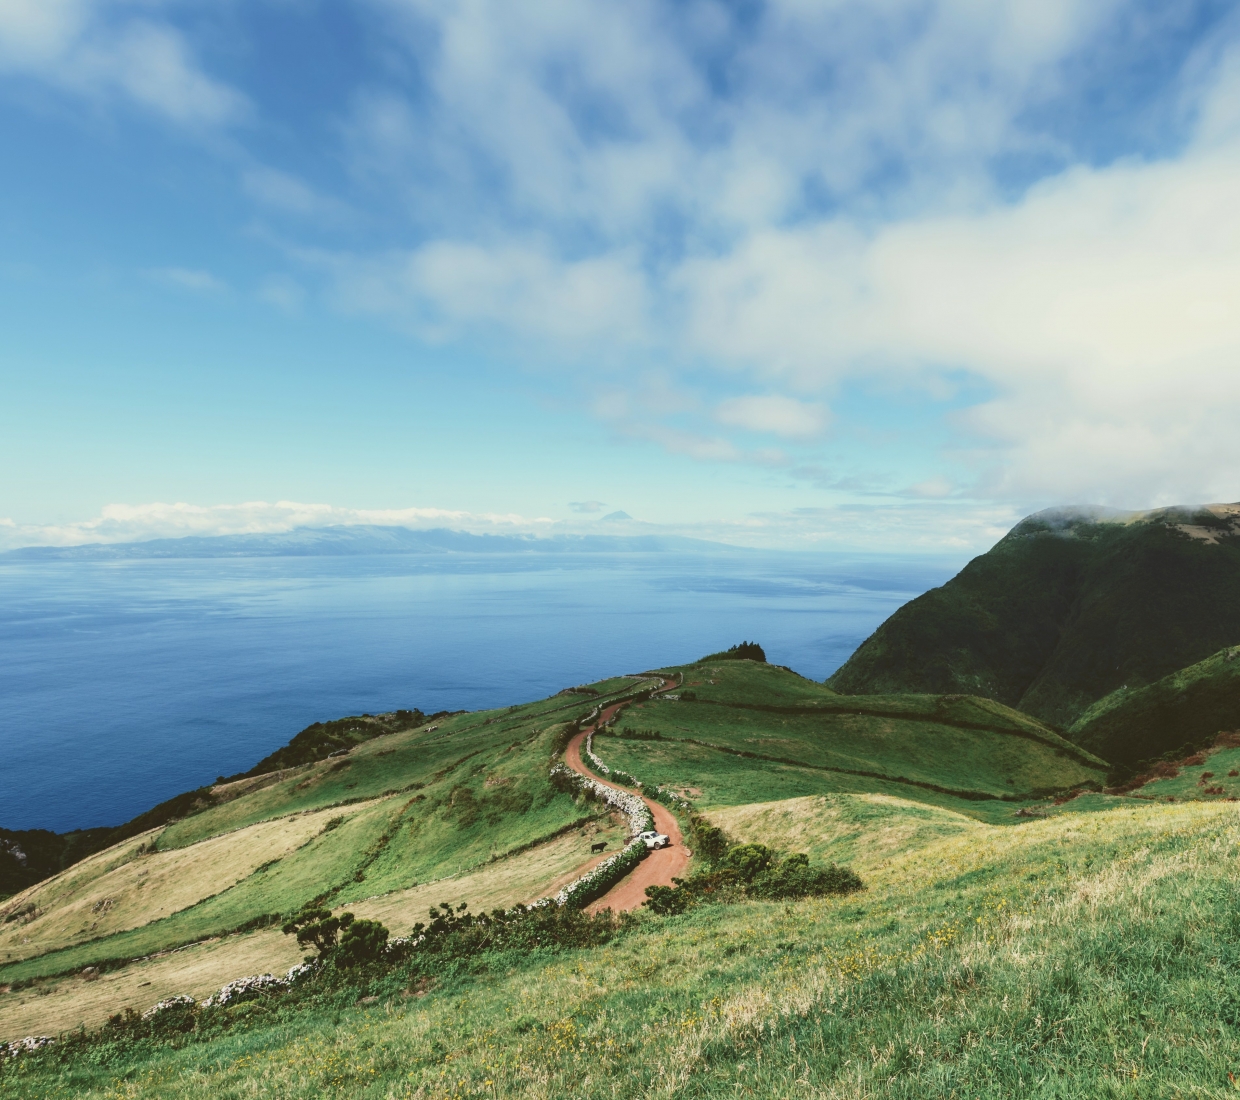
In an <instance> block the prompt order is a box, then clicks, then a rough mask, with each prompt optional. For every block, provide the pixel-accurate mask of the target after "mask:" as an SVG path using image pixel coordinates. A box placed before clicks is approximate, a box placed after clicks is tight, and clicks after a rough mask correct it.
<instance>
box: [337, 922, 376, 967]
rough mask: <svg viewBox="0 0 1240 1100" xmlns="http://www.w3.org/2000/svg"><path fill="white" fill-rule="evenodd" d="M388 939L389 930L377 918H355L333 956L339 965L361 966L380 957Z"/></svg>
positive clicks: (341, 938) (345, 931)
mask: <svg viewBox="0 0 1240 1100" xmlns="http://www.w3.org/2000/svg"><path fill="white" fill-rule="evenodd" d="M387 941H388V930H387V929H386V928H384V927H383V925H382V924H380V923H379V922H378V921H377V920H355V921H353V922H352V923H351V924H350V925H349V927H348V928H346V929H345V930H344V934H343V935H342V936H341V937H340V946H339V947H337V948H336V951H335V954H334V955H333V956H332V957H333V958H334V959H335V961H336V964H337V965H338V966H361V965H362V964H363V963H368V962H374V961H375V960H376V959H377V958H379V957H380V956H381V955H382V954H383V952H384V949H385V948H386V947H387Z"/></svg>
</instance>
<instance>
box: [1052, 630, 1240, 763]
mask: <svg viewBox="0 0 1240 1100" xmlns="http://www.w3.org/2000/svg"><path fill="white" fill-rule="evenodd" d="M1236 729H1240V650H1236V649H1233V648H1228V649H1224V650H1220V651H1219V652H1218V653H1215V654H1214V655H1213V656H1210V657H1207V658H1206V659H1205V660H1204V661H1198V662H1197V663H1196V664H1195V665H1190V666H1189V667H1188V668H1183V669H1180V670H1179V671H1177V672H1173V673H1172V674H1171V675H1170V676H1164V677H1163V678H1162V679H1161V680H1158V681H1156V682H1155V683H1152V684H1148V685H1147V686H1145V687H1142V688H1137V689H1135V690H1132V689H1126V688H1121V689H1120V690H1119V691H1113V692H1111V694H1110V695H1107V696H1105V697H1104V698H1102V699H1099V700H1098V702H1096V703H1095V704H1094V705H1093V706H1092V707H1090V708H1089V709H1088V710H1087V711H1086V712H1085V713H1084V714H1082V715H1081V717H1080V718H1079V719H1077V721H1076V723H1075V724H1074V725H1073V727H1072V729H1071V731H1070V734H1071V737H1072V739H1073V740H1074V741H1076V742H1077V743H1079V744H1080V745H1082V746H1083V747H1085V748H1087V749H1089V750H1090V751H1091V752H1095V753H1097V754H1098V755H1099V756H1102V757H1105V758H1106V759H1107V760H1110V761H1112V762H1113V763H1115V764H1117V765H1121V766H1132V765H1134V764H1136V763H1137V762H1138V761H1141V760H1150V759H1152V758H1154V757H1156V756H1161V755H1162V754H1163V753H1166V752H1169V751H1173V750H1177V749H1181V748H1182V749H1185V750H1186V751H1187V750H1191V749H1194V748H1197V747H1198V746H1200V745H1202V744H1204V743H1205V742H1207V741H1212V740H1213V739H1214V737H1215V736H1216V735H1217V734H1218V733H1220V732H1222V731H1224V730H1236Z"/></svg>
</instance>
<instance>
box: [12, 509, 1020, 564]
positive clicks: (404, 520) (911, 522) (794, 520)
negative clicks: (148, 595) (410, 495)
mask: <svg viewBox="0 0 1240 1100" xmlns="http://www.w3.org/2000/svg"><path fill="white" fill-rule="evenodd" d="M590 503H593V502H590ZM602 518H603V520H607V521H611V523H612V524H613V525H614V526H615V528H616V530H615V531H613V532H611V533H613V534H617V533H629V534H631V533H633V532H634V531H638V532H640V533H642V534H651V535H683V536H688V537H692V538H699V539H708V540H712V541H718V542H723V543H728V544H731V545H736V546H748V547H753V548H758V549H761V548H768V549H785V550H787V549H798V548H800V549H814V548H819V549H834V550H841V551H853V550H865V551H875V552H880V553H893V554H912V553H947V554H958V553H960V552H965V551H967V552H969V553H974V552H980V551H982V550H985V549H987V548H988V547H989V546H991V545H992V544H993V543H994V542H995V541H996V540H998V539H999V538H1001V537H1002V536H1003V535H1004V534H1005V533H1006V531H1007V530H1008V529H1009V528H1010V527H1011V525H1012V524H1013V523H1014V522H1015V521H1016V520H1017V519H1018V518H1019V515H1018V514H1017V513H1016V512H1014V511H1013V510H1012V509H1011V508H1010V507H1004V506H995V505H982V504H977V503H972V504H965V505H961V504H953V505H945V504H942V503H939V502H934V501H929V502H925V503H920V504H909V503H889V504H881V505H870V506H855V505H854V506H835V507H823V508H796V509H784V510H780V511H775V510H772V511H764V512H753V513H750V514H748V515H745V516H741V517H738V518H735V519H731V520H728V519H715V520H688V521H685V522H681V523H662V524H658V523H650V522H644V521H640V520H634V519H633V518H632V517H631V516H630V515H629V514H628V513H626V512H623V511H617V512H613V513H610V514H609V515H606V516H604V517H602ZM599 522H600V521H599V520H598V519H595V518H591V519H590V520H588V521H584V520H582V521H575V522H573V523H564V522H561V521H556V520H553V519H551V518H549V517H530V516H522V515H517V514H493V513H479V512H468V511H462V510H453V509H444V508H416V507H415V508H389V509H355V508H339V507H334V506H332V505H330V504H304V503H298V502H295V501H277V502H275V503H268V502H266V501H249V502H246V503H242V504H222V505H196V504H188V503H184V502H181V503H176V504H164V503H150V504H139V505H129V504H110V505H108V506H107V507H106V508H104V509H103V510H102V511H101V512H100V513H99V515H97V516H94V517H91V518H90V519H86V520H82V521H79V522H71V523H63V524H46V525H37V524H29V525H24V524H19V523H15V522H14V521H13V520H12V519H6V518H2V517H0V549H17V548H20V547H25V546H81V545H86V544H91V543H119V542H141V541H146V540H149V539H157V538H182V537H185V536H190V535H198V536H213V535H242V534H244V535H254V534H282V533H284V532H287V531H291V530H294V529H295V528H300V527H312V528H313V527H331V526H357V525H360V524H375V525H378V526H388V527H408V528H413V529H429V528H449V529H452V530H457V531H470V532H474V533H479V534H486V533H492V534H524V535H533V536H541V537H548V536H552V535H556V534H573V533H580V532H592V533H597V532H598V530H599V528H598V527H597V526H596V525H597V524H598V523H599Z"/></svg>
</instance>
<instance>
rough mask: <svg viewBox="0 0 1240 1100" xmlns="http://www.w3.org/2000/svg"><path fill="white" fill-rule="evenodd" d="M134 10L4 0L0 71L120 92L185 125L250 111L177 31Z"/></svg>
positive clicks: (68, 0) (78, 0)
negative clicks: (211, 73)
mask: <svg viewBox="0 0 1240 1100" xmlns="http://www.w3.org/2000/svg"><path fill="white" fill-rule="evenodd" d="M158 6H159V5H158V4H156V5H155V7H156V8H158ZM131 9H132V5H130V4H125V3H122V2H118V0H114V2H111V3H109V2H108V0H96V2H88V0H5V2H4V3H3V4H0V72H5V71H7V72H10V73H12V72H17V73H24V74H27V75H29V76H34V77H36V78H38V79H41V80H44V81H46V82H47V83H49V84H51V85H54V86H56V87H58V88H61V89H64V90H66V91H70V92H74V93H77V94H80V95H87V96H91V97H96V98H98V97H116V96H119V97H121V98H123V99H125V100H128V101H130V102H132V103H136V104H138V105H139V106H141V107H143V108H144V109H146V110H148V111H151V112H153V113H155V114H158V115H162V116H164V117H165V118H168V119H169V120H171V121H173V122H176V123H180V124H184V125H190V126H203V125H206V126H217V125H220V124H223V123H228V122H233V121H236V120H238V119H240V118H242V117H243V116H244V115H245V114H246V113H247V111H248V107H249V104H248V101H247V99H246V97H245V96H244V95H242V94H241V93H240V92H238V91H237V90H236V89H234V88H232V87H230V86H228V85H227V84H226V83H224V82H222V81H220V80H217V79H215V78H213V77H211V76H209V75H208V74H207V73H205V72H204V71H203V70H202V68H201V67H200V66H199V64H198V62H197V61H196V59H195V58H194V56H193V52H192V51H191V49H190V47H189V45H188V44H187V42H186V40H185V37H184V35H183V34H182V33H181V32H180V31H179V30H177V29H176V28H174V27H173V26H171V25H170V24H168V23H166V22H161V21H159V20H158V19H155V18H151V17H150V15H149V14H144V15H141V16H134V15H133V14H132V10H131ZM148 12H149V8H148Z"/></svg>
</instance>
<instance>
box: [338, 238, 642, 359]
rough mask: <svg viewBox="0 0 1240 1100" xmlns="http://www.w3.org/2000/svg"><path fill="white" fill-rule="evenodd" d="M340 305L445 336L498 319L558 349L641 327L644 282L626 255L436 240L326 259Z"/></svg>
mask: <svg viewBox="0 0 1240 1100" xmlns="http://www.w3.org/2000/svg"><path fill="white" fill-rule="evenodd" d="M320 262H325V263H326V264H327V266H328V267H329V269H330V271H331V273H332V274H333V276H334V278H335V280H336V287H337V292H336V297H337V301H338V303H339V304H340V305H341V307H342V308H344V309H346V310H350V311H356V312H363V313H376V314H380V315H385V316H389V317H393V318H395V319H397V320H399V321H401V322H403V323H405V324H408V325H409V326H411V327H413V328H415V329H416V330H418V331H420V332H422V333H423V334H425V335H428V336H432V337H440V338H443V337H447V336H454V335H458V334H460V333H461V332H464V331H468V330H470V329H473V328H476V327H478V326H482V327H484V328H485V327H486V326H491V325H495V326H502V327H503V328H505V329H507V330H515V331H517V332H519V333H521V334H523V335H526V336H532V337H535V338H536V339H539V340H542V341H547V342H551V343H555V344H559V345H564V346H566V347H569V348H572V347H578V346H580V345H582V344H583V343H584V342H589V341H596V340H599V339H601V338H609V337H611V338H616V337H618V338H620V339H622V340H624V341H626V342H628V341H631V340H632V339H633V338H634V336H635V335H640V333H641V332H642V331H643V330H644V328H645V313H646V308H647V305H646V284H645V280H644V278H643V277H642V275H641V273H640V272H639V271H638V270H637V269H636V267H635V265H634V262H633V257H631V256H628V255H625V254H624V253H617V254H613V255H610V256H605V257H600V258H597V259H584V260H579V261H562V260H559V259H558V258H556V257H555V256H554V255H552V254H549V253H548V252H547V251H545V250H543V249H541V248H538V247H537V246H534V245H522V244H516V243H514V244H509V245H504V246H500V247H497V248H487V247H484V246H481V245H474V244H462V243H458V242H451V241H437V242H434V243H431V244H428V245H426V246H424V247H422V248H420V249H417V250H415V251H413V252H408V253H396V254H391V255H388V256H383V257H379V258H374V259H371V258H338V257H336V258H329V259H327V260H322V259H321V260H320Z"/></svg>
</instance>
